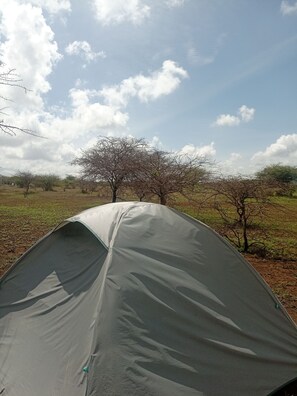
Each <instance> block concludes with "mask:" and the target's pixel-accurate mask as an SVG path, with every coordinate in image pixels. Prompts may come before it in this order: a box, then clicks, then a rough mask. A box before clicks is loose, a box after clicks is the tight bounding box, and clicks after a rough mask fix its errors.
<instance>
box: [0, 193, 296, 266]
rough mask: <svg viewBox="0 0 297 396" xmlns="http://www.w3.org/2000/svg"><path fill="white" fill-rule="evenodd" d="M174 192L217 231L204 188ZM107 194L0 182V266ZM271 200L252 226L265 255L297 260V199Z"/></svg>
mask: <svg viewBox="0 0 297 396" xmlns="http://www.w3.org/2000/svg"><path fill="white" fill-rule="evenodd" d="M174 198H175V199H174V200H172V201H171V202H170V205H171V206H173V207H175V208H176V209H178V210H180V211H183V212H185V213H187V214H189V215H190V216H192V217H194V218H197V219H198V220H200V221H202V222H204V223H206V224H207V225H209V226H210V227H212V228H214V229H215V230H217V231H218V232H220V231H221V230H222V227H223V225H224V223H223V221H222V219H221V217H220V215H219V214H218V212H217V211H216V210H215V209H213V208H212V207H211V205H210V203H209V202H207V201H206V202H204V203H203V205H200V204H199V203H198V202H201V201H203V198H204V196H203V193H201V192H199V193H197V194H196V195H195V196H194V197H193V200H192V201H190V202H189V201H187V200H186V199H185V198H184V197H181V196H176V197H174ZM127 199H134V200H135V197H132V196H131V197H130V196H129V197H127ZM109 200H110V195H109V191H108V190H107V191H103V192H102V191H101V192H100V197H99V196H98V193H93V194H91V195H89V194H82V193H81V192H80V191H79V190H78V189H75V190H66V191H63V190H62V189H59V190H57V191H53V192H44V191H42V190H34V191H33V192H32V193H30V194H29V195H28V196H27V197H24V195H23V191H22V190H21V189H19V188H16V187H9V186H0V246H2V250H0V253H1V254H0V270H1V266H2V268H3V267H4V268H6V267H7V265H9V264H10V263H11V262H13V261H14V260H15V259H16V258H17V257H18V256H19V255H20V254H21V253H23V252H24V251H25V250H26V249H28V247H30V246H31V245H32V244H33V243H34V242H36V240H38V239H39V238H40V237H42V236H43V235H45V234H46V233H47V232H49V231H50V230H51V229H52V228H53V227H55V226H56V225H57V224H59V223H60V222H61V221H63V220H64V219H66V218H68V217H71V216H73V215H75V214H77V213H79V212H81V211H82V210H85V209H88V208H91V207H94V206H97V205H100V204H103V203H107V202H109ZM273 202H274V203H275V204H277V205H276V206H272V207H271V209H269V213H268V214H267V216H266V217H265V219H264V221H263V224H262V225H261V227H262V228H259V230H257V232H259V233H263V235H265V245H266V249H267V251H268V252H269V257H271V258H275V259H285V260H297V242H296V241H297V199H296V198H286V197H275V198H273ZM0 249H1V248H0Z"/></svg>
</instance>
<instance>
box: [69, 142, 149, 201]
mask: <svg viewBox="0 0 297 396" xmlns="http://www.w3.org/2000/svg"><path fill="white" fill-rule="evenodd" d="M145 147H146V143H145V141H144V139H135V138H130V137H121V138H119V137H102V138H100V139H99V140H98V142H97V144H96V145H95V147H93V148H91V149H88V150H85V151H83V152H82V155H81V156H80V157H78V158H76V159H75V160H74V161H73V162H72V164H74V165H80V166H81V167H82V177H83V178H85V179H87V180H93V181H97V182H100V181H105V182H107V183H108V185H109V187H110V189H111V192H112V199H111V201H112V202H116V200H117V198H118V191H119V189H120V188H121V187H122V186H123V184H124V183H125V182H128V180H130V179H131V174H132V173H134V172H135V166H137V164H138V161H136V158H138V155H139V150H143V149H144V148H145Z"/></svg>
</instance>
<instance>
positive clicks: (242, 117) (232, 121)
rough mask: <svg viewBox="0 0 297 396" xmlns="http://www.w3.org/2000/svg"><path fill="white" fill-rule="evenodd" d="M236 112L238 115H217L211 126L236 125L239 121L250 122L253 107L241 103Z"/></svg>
mask: <svg viewBox="0 0 297 396" xmlns="http://www.w3.org/2000/svg"><path fill="white" fill-rule="evenodd" d="M237 113H238V116H234V115H231V114H221V115H219V116H218V117H217V119H216V121H215V122H214V123H213V124H212V126H238V125H239V124H240V123H241V122H250V121H252V120H253V119H254V115H255V109H254V108H252V107H251V108H249V107H247V106H246V105H242V106H241V107H240V108H239V109H238V112H237Z"/></svg>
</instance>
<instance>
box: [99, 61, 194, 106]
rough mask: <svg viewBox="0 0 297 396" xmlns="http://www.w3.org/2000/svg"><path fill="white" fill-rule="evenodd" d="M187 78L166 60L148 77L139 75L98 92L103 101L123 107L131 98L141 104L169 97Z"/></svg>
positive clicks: (178, 68) (179, 68) (172, 63)
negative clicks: (165, 96)
mask: <svg viewBox="0 0 297 396" xmlns="http://www.w3.org/2000/svg"><path fill="white" fill-rule="evenodd" d="M187 76H188V74H187V72H186V71H185V70H184V69H183V68H182V67H179V66H178V65H177V64H176V63H175V62H173V61H171V60H166V61H165V62H163V65H162V68H161V69H160V70H157V71H155V72H153V73H151V75H150V76H144V75H142V74H139V75H137V76H135V77H130V78H128V79H126V80H123V81H122V82H121V84H119V85H114V86H111V87H105V88H103V89H102V90H101V91H100V95H101V96H102V97H103V98H104V101H105V102H106V103H107V104H109V105H111V106H114V107H125V106H126V105H127V103H128V101H129V99H130V98H132V97H138V99H139V100H140V101H141V102H148V101H151V100H155V99H158V98H159V97H161V96H164V95H169V94H170V93H172V92H173V91H175V90H176V88H177V87H178V86H179V84H180V83H181V80H182V79H183V78H186V77H187Z"/></svg>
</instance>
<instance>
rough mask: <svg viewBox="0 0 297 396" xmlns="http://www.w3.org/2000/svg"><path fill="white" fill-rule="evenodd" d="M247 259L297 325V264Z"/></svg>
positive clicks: (255, 258) (247, 257)
mask: <svg viewBox="0 0 297 396" xmlns="http://www.w3.org/2000/svg"><path fill="white" fill-rule="evenodd" d="M246 259H247V260H248V261H249V262H250V263H251V264H252V265H253V267H254V268H255V269H256V270H257V271H258V272H259V273H260V275H261V276H262V277H263V278H264V279H265V281H266V282H267V283H268V285H269V286H270V287H271V288H272V290H273V291H274V293H275V294H276V295H277V297H278V298H279V299H280V301H281V302H282V304H283V305H284V307H285V308H286V310H287V311H288V313H289V315H290V316H291V318H292V319H293V320H294V322H295V323H296V324H297V262H296V261H270V260H263V259H259V258H257V257H254V256H250V255H249V256H246Z"/></svg>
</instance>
